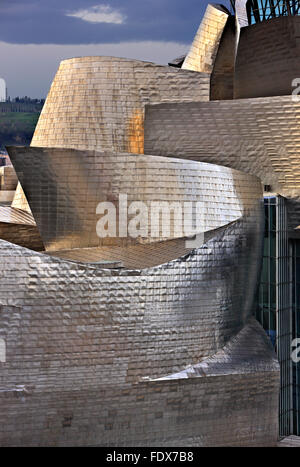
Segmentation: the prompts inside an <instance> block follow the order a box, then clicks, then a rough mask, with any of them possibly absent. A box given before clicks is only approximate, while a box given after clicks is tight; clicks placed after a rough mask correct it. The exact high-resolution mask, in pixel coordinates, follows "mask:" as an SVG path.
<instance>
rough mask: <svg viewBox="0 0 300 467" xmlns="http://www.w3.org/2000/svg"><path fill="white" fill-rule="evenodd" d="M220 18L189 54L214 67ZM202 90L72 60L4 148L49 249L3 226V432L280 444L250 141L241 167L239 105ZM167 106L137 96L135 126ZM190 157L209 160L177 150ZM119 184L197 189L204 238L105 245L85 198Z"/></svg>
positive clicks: (139, 191) (191, 77)
mask: <svg viewBox="0 0 300 467" xmlns="http://www.w3.org/2000/svg"><path fill="white" fill-rule="evenodd" d="M210 13H211V15H210ZM227 18H228V13H227V12H225V11H224V9H223V8H222V7H221V6H209V7H208V10H207V13H206V15H205V18H204V22H203V23H202V26H201V27H200V30H199V34H198V35H197V37H196V39H195V42H194V44H193V46H192V49H191V53H190V54H189V55H188V57H187V60H186V62H185V65H184V66H183V68H186V67H192V68H193V67H194V68H193V69H199V66H200V71H204V70H203V68H201V67H202V65H203V64H204V63H206V65H207V67H208V68H205V71H208V72H209V73H211V72H213V69H214V66H216V67H219V68H218V69H219V70H222V72H223V71H224V69H225V68H224V66H225V65H224V64H225V62H226V60H225V61H224V60H223V58H224V57H223V58H222V54H223V53H225V51H226V50H227V46H226V41H225V40H224V41H223V45H222V44H221V45H220V41H221V42H222V36H223V31H224V26H225V24H226V22H227ZM206 20H208V22H207V24H206V23H205V21H206ZM235 32H236V31H234V33H235ZM206 34H208V35H206ZM234 37H235V36H234ZM199 38H200V40H198V39H199ZM223 38H224V37H223ZM197 41H198V42H197ZM233 43H234V44H235V45H236V41H232V40H230V41H229V43H228V44H229V45H228V47H229V49H230V47H231V45H230V44H233ZM224 44H225V45H224ZM196 49H197V50H196ZM195 51H196V55H195V56H194V57H193V56H192V55H193V53H194V52H195ZM218 51H219V54H218V55H219V60H218V59H217V60H216V54H217V52H218ZM231 52H232V51H231ZM229 55H230V64H231V66H232V59H233V58H234V57H235V51H234V53H233V54H232V53H230V54H229ZM190 59H192V61H193V60H194V64H191V63H190V64H189V65H188V62H189V61H190ZM199 63H200V65H199ZM217 63H218V66H217ZM197 67H198V68H197ZM230 73H232V70H231V71H230ZM216 86H217V85H216ZM209 95H210V75H209V74H207V73H202V72H201V73H199V72H198V73H197V72H195V71H188V70H186V69H185V70H184V69H183V70H182V69H180V68H174V67H161V66H157V65H154V64H152V63H147V62H139V61H133V60H126V59H118V58H112V57H82V58H74V59H71V60H66V61H63V62H62V63H61V65H60V68H59V70H58V73H57V75H56V77H55V79H54V82H53V84H52V87H51V90H50V93H49V95H48V98H47V101H46V104H45V106H44V109H43V112H42V114H41V117H40V120H39V122H38V125H37V128H36V131H35V134H34V137H33V141H32V145H31V147H30V148H16V147H15V148H13V147H10V148H9V153H10V156H11V159H12V161H13V163H14V165H15V168H16V170H17V173H18V177H19V180H20V182H21V184H19V185H18V188H17V192H16V196H15V199H14V202H13V207H14V208H18V209H23V210H24V213H23V216H26V215H25V211H27V213H29V214H30V213H31V212H32V215H33V217H34V219H35V221H36V223H37V226H38V228H39V231H40V233H41V237H42V239H43V241H44V243H45V246H46V248H47V251H46V252H43V253H40V252H36V251H33V250H30V249H26V248H24V247H21V246H18V245H16V244H12V243H8V242H6V241H4V240H0V269H1V270H2V271H4V272H3V273H1V274H0V291H1V293H0V339H1V343H2V347H3V344H4V345H5V348H6V358H5V361H3V356H1V355H0V411H1V417H2V418H1V420H2V428H1V427H0V444H1V445H3V446H31V445H43V446H110V447H112V446H247V445H249V446H251V445H252V446H266V445H268V446H272V445H276V443H277V433H278V414H277V409H278V389H279V369H278V364H277V361H276V357H275V354H274V353H273V351H272V349H271V348H270V343H269V342H268V340H267V338H266V336H265V334H264V332H263V331H262V328H261V327H260V326H259V325H258V323H257V322H255V321H254V319H253V313H254V311H255V303H256V300H255V299H256V292H257V286H258V280H259V276H260V269H261V260H262V245H263V229H264V218H263V204H262V187H261V183H260V181H259V180H258V179H257V178H256V177H255V176H253V175H252V169H253V168H255V163H254V162H253V158H252V159H251V151H250V154H248V159H249V161H250V162H249V161H247V163H246V164H245V166H246V167H248V168H249V165H250V164H251V163H252V166H251V167H250V168H249V171H248V172H250V173H248V174H246V173H242V172H240V171H237V170H235V167H236V165H243V164H238V163H237V162H236V157H231V152H230V153H227V152H226V150H227V139H226V135H227V137H228V138H231V134H232V131H231V130H232V126H230V125H229V123H228V122H232V119H234V118H236V116H234V115H233V114H234V110H232V109H231V107H230V106H229V107H228V108H227V111H226V112H225V111H224V114H222V112H219V110H220V109H222V107H220V105H219V102H218V103H217V105H218V107H217V108H216V109H217V112H219V113H215V112H214V111H213V110H212V109H214V108H215V107H214V106H215V103H213V102H208V100H209ZM224 95H225V94H224ZM170 102H174V103H175V102H177V104H176V105H175V106H174V107H172V106H170V104H166V106H165V107H163V106H160V105H158V106H156V105H152V106H151V107H149V108H148V110H147V115H146V133H145V134H144V113H145V106H146V105H147V104H160V103H170ZM180 102H186V103H188V102H195V113H193V112H190V109H191V105H192V104H187V107H186V109H188V110H189V113H188V114H185V113H184V112H183V113H181V114H180V115H178V114H177V115H176V113H177V112H178V109H179V107H178V105H179V103H180ZM228 102H230V105H231V101H226V102H225V103H228ZM201 103H202V104H203V105H204V107H201V109H202V115H201V119H200V120H202V123H199V122H198V109H199V107H198V104H199V105H201ZM164 108H165V109H168V113H169V116H170V119H169V125H168V124H167V123H166V121H167V116H164V118H162V113H161V111H162V109H164ZM174 109H175V110H174ZM176 109H177V110H176ZM183 109H185V108H184V107H183ZM203 109H204V110H203ZM228 109H229V112H228ZM235 110H236V109H235ZM173 111H174V112H173ZM151 112H154V113H151ZM155 112H157V118H158V120H157V121H156V120H155ZM211 112H212V116H211V117H210V115H211ZM210 118H211V120H210ZM218 119H222V122H221V123H220V124H222V125H224V126H225V128H224V129H223V132H222V131H221V133H220V135H221V138H220V140H219V139H218V138H219V134H217V133H216V121H218ZM158 121H160V124H159V125H160V130H159V131H158V126H157V122H158ZM147 122H148V123H147ZM149 122H150V125H149ZM204 122H207V126H206V139H205V138H203V141H202V140H201V143H199V138H200V137H201V132H202V127H201V124H204ZM211 122H213V123H211ZM226 122H227V123H226ZM227 125H228V126H227ZM240 128H243V126H242V125H241V127H240ZM162 131H164V134H162ZM203 131H204V130H203ZM187 132H188V133H187ZM248 132H249V128H247V133H246V136H247V135H248ZM196 133H197V136H195V135H196ZM250 133H251V130H250ZM154 134H155V137H154V136H153V135H154ZM242 135H243V137H244V136H245V135H244V133H242ZM197 138H198V139H197ZM239 138H240V136H239ZM245 139H246V138H245ZM194 141H196V142H197V145H198V146H197V152H195V153H193V150H194V149H195V148H194ZM220 141H221V142H220ZM239 141H240V140H239ZM144 142H145V143H146V144H145V145H144ZM202 143H203V144H202ZM150 145H152V147H153V150H154V152H153V153H152V151H149V146H150ZM257 145H258V146H259V143H257ZM171 146H173V148H174V151H175V152H174V153H172V154H170V153H169V148H170V147H171ZM221 146H222V147H223V146H224V147H225V153H226V154H227V155H226V157H224V158H223V157H220V154H219V149H220V148H221ZM231 147H232V148H234V144H233V143H232V144H231ZM232 151H235V149H232ZM144 152H145V153H146V155H142V154H143V153H144ZM158 152H159V153H161V154H162V156H170V155H171V156H175V155H176V153H178V156H179V158H177V159H174V158H173V159H171V158H167V157H161V156H157V153H158ZM151 154H154V155H151ZM195 154H196V155H197V158H199V159H200V158H202V156H203V154H205V157H207V158H209V157H212V158H215V163H216V164H218V165H211V164H208V163H206V162H207V161H206V162H197V161H188V160H186V159H188V158H193V157H194V155H195ZM199 155H200V156H199ZM191 156H192V157H191ZM203 160H204V158H203ZM251 161H252V162H251ZM209 162H211V160H209ZM219 164H223V165H226V166H229V167H222V166H220V165H219ZM231 165H232V166H231ZM240 168H241V169H242V170H243V169H244V167H243V166H241V167H240ZM254 172H255V174H258V175H259V173H258V171H257V170H255V171H254ZM270 172H271V175H272V176H273V177H274V179H275V180H277V179H276V176H275V175H274V174H273V173H272V171H270ZM274 172H276V170H275V169H274ZM280 183H281V181H280V180H278V184H280ZM21 185H22V187H23V189H24V191H23V190H22V187H21ZM280 186H281V185H280ZM284 186H285V185H284ZM122 193H124V194H127V195H128V199H129V201H144V202H145V203H149V202H150V201H151V200H157V201H161V202H162V201H164V202H166V201H172V202H174V201H178V202H183V203H184V202H189V201H197V200H198V201H201V202H202V207H203V210H202V211H201V216H202V217H201V225H200V227H201V231H202V232H203V231H205V235H204V237H203V239H202V242H201V245H197V246H196V247H193V248H191V247H187V244H186V238H185V237H184V236H178V235H177V236H176V235H167V236H165V237H164V238H163V239H162V238H156V239H155V242H154V241H153V238H152V237H151V236H149V238H148V237H146V238H145V239H143V241H142V240H141V239H132V238H129V237H124V238H121V239H120V238H117V237H116V238H110V239H108V240H110V243H109V244H107V245H105V244H104V242H101V241H100V239H99V238H98V237H97V235H96V233H95V227H96V221H97V217H96V205H97V203H99V202H101V201H112V202H116V200H117V199H118V196H119V194H122ZM298 225H299V224H298ZM174 237H175V238H174ZM119 240H122V242H119ZM162 240H163V241H162ZM118 242H119V243H118ZM105 262H106V263H105ZM228 420H230V424H228Z"/></svg>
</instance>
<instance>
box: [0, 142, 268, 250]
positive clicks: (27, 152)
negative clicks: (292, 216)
mask: <svg viewBox="0 0 300 467" xmlns="http://www.w3.org/2000/svg"><path fill="white" fill-rule="evenodd" d="M7 149H8V152H9V155H10V158H11V160H12V162H13V164H14V167H15V169H16V171H17V173H18V176H19V180H20V182H21V184H22V187H23V189H24V191H25V194H26V198H27V200H28V202H29V205H30V208H31V211H32V213H33V215H34V218H35V220H36V222H37V225H38V228H39V231H40V233H41V237H42V239H43V242H44V245H45V248H46V250H49V251H50V250H60V249H70V248H85V247H92V246H100V245H105V244H106V245H112V244H117V245H123V246H125V245H127V244H132V243H136V242H140V241H141V240H143V241H144V242H145V241H147V242H157V241H160V240H167V239H169V238H176V237H182V236H188V235H192V234H193V233H194V228H193V218H192V217H191V218H190V219H189V218H187V219H184V222H185V226H184V229H183V221H182V220H183V217H184V208H185V205H184V203H186V202H193V203H195V204H196V203H199V205H200V212H199V213H198V218H197V220H198V221H197V229H198V232H206V231H208V230H212V229H216V228H218V227H221V226H223V225H226V224H228V223H230V222H232V221H234V220H237V219H239V218H240V217H241V216H242V215H243V214H244V213H245V211H247V210H249V209H251V207H252V206H253V203H254V202H255V201H256V200H257V198H259V197H260V196H261V185H260V182H259V180H258V179H256V178H255V177H252V176H250V175H247V174H244V173H241V172H238V171H236V170H233V169H228V168H225V167H224V168H222V167H220V166H216V165H212V164H204V163H199V162H192V161H184V160H180V159H166V158H162V157H157V156H149V155H147V156H144V155H134V154H116V153H111V152H110V153H109V152H106V153H100V152H93V151H76V150H70V149H54V148H49V149H48V148H44V149H43V148H33V147H31V148H26V147H23V148H22V147H16V148H10V147H8V148H7ZM158 174H159V177H158V176H157V175H158ZM120 194H126V196H127V201H126V203H127V206H128V207H126V211H128V213H129V212H130V211H129V209H130V205H131V203H133V202H143V203H144V204H145V206H146V207H147V213H145V216H146V217H147V219H146V220H147V231H146V232H145V233H144V234H143V235H142V237H143V238H142V239H141V238H140V237H138V238H137V239H134V238H132V237H131V236H130V235H129V234H128V235H127V234H126V236H124V235H123V236H122V237H121V236H120V235H119V234H118V233H119V232H120V228H119V227H120V226H119V216H116V222H117V228H116V235H113V236H110V237H106V238H101V237H99V235H98V233H97V229H96V228H97V223H98V221H99V219H100V214H98V215H97V213H96V212H97V206H98V204H99V203H101V202H106V201H109V202H111V203H112V204H113V205H114V206H115V208H116V212H119V211H120V210H121V207H120V206H119V195H120ZM155 201H156V202H157V201H159V202H160V203H169V204H168V207H169V209H170V213H169V216H170V229H169V233H168V236H166V235H167V234H165V235H164V234H163V232H162V231H161V229H160V228H159V224H160V220H161V219H160V217H159V216H156V217H155V218H153V217H152V216H153V208H152V206H153V205H151V203H153V202H155ZM172 203H178V205H179V207H180V209H179V210H177V209H175V210H174V211H173V212H171V207H172ZM167 214H168V213H167ZM167 214H165V215H167ZM127 216H128V218H129V217H130V215H129V214H127V212H126V217H127ZM154 223H155V225H154ZM156 224H157V232H158V235H157V236H154V235H153V233H152V232H153V230H154V228H155V227H156ZM126 227H127V220H126ZM183 230H184V232H183Z"/></svg>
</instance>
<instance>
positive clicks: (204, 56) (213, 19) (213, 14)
mask: <svg viewBox="0 0 300 467" xmlns="http://www.w3.org/2000/svg"><path fill="white" fill-rule="evenodd" d="M228 16H229V15H228V12H227V11H225V8H224V7H222V6H221V5H216V4H215V5H210V4H208V6H207V8H206V11H205V14H204V17H203V19H202V21H201V24H200V26H199V29H198V31H197V33H196V35H195V38H194V40H193V43H192V45H191V48H190V50H189V52H188V54H187V56H186V57H185V60H184V62H183V65H182V69H183V70H193V71H198V72H204V73H211V72H212V70H213V67H214V63H215V58H216V55H217V52H218V48H219V44H220V40H221V37H222V34H223V31H224V28H225V25H226V23H227V20H228Z"/></svg>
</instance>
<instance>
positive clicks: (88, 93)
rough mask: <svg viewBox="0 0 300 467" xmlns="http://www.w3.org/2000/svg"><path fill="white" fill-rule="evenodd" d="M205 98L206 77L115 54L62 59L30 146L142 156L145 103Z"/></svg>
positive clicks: (200, 99)
mask: <svg viewBox="0 0 300 467" xmlns="http://www.w3.org/2000/svg"><path fill="white" fill-rule="evenodd" d="M191 99H192V100H195V101H203V100H204V101H207V100H209V75H207V74H205V73H203V74H202V73H201V74H200V73H193V72H191V71H190V72H189V71H182V70H180V69H176V68H172V67H167V66H159V65H155V64H154V63H149V62H142V61H137V60H127V59H124V58H115V57H81V58H72V59H70V60H64V61H63V62H61V64H60V67H59V70H58V72H57V74H56V76H55V79H54V81H53V83H52V86H51V89H50V92H49V94H48V97H47V99H46V103H45V105H44V107H43V110H42V113H41V116H40V119H39V121H38V124H37V127H36V130H35V133H34V136H33V139H32V143H31V146H44V147H59V148H74V149H90V150H98V151H105V150H113V151H116V152H130V153H139V154H143V152H144V106H145V104H149V103H156V102H166V101H167V102H170V101H173V102H178V101H179V102H182V101H188V100H191Z"/></svg>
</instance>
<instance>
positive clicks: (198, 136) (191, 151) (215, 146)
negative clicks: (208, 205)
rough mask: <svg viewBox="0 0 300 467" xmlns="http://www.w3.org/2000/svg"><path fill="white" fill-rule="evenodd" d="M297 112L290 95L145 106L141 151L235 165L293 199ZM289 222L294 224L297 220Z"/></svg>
mask: <svg viewBox="0 0 300 467" xmlns="http://www.w3.org/2000/svg"><path fill="white" fill-rule="evenodd" d="M299 116H300V103H299V102H293V100H292V98H291V96H281V97H268V98H258V99H240V100H233V101H218V102H209V103H207V104H206V103H193V102H190V103H182V104H181V103H178V104H161V105H160V104H159V105H155V106H148V107H147V109H146V120H145V151H146V152H149V153H151V154H157V155H160V156H169V157H180V158H186V159H192V160H198V161H203V162H211V163H219V164H222V165H224V166H228V167H234V168H236V169H238V170H243V171H245V172H248V173H251V174H255V175H257V176H258V177H260V179H261V180H262V183H264V184H266V185H270V186H271V190H272V191H273V192H277V193H279V194H280V195H282V196H285V197H287V198H291V199H294V200H295V201H296V199H297V197H299V195H300V188H299V187H300V170H299V167H300V166H299V162H298V161H299V147H298V144H297V140H298V139H299V136H300V133H299V129H298V126H297V122H298V120H299ZM291 209H292V205H291ZM294 213H295V214H296V213H297V208H296V210H294ZM291 221H292V222H293V224H294V225H293V228H295V227H297V226H298V225H299V224H300V218H298V219H297V217H293V218H291Z"/></svg>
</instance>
